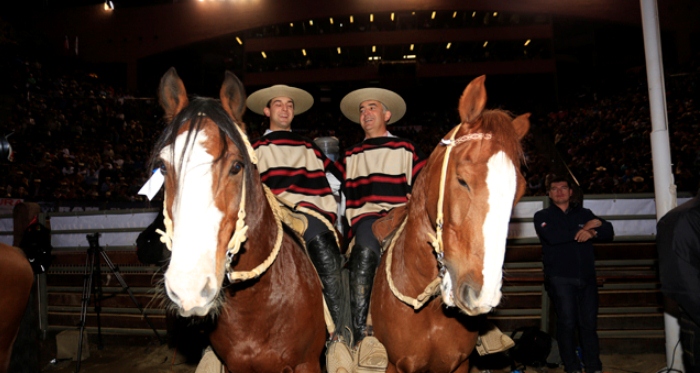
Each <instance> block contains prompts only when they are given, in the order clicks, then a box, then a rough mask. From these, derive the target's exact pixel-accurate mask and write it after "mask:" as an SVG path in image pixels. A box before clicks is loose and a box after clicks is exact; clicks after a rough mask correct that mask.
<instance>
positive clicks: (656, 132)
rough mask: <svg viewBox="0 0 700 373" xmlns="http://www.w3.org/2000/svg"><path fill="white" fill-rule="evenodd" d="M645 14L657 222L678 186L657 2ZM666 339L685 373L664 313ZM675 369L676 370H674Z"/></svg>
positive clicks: (646, 1) (675, 328)
mask: <svg viewBox="0 0 700 373" xmlns="http://www.w3.org/2000/svg"><path fill="white" fill-rule="evenodd" d="M639 3H640V6H641V10H642V29H643V31H644V51H645V56H646V65H647V83H648V87H649V106H650V114H651V128H652V131H651V156H652V164H653V167H654V195H655V197H656V220H657V221H658V220H659V219H661V217H662V216H664V215H666V213H667V212H668V211H669V210H671V209H673V208H674V207H676V205H677V204H678V202H677V200H676V185H675V184H674V180H673V171H672V170H671V147H670V141H669V136H668V115H667V113H666V95H665V93H664V92H665V84H664V74H663V71H664V67H663V66H664V65H663V58H662V54H661V39H660V37H659V14H658V6H657V4H656V0H639ZM664 330H665V336H666V364H667V367H668V368H670V369H677V370H680V371H683V372H685V369H684V368H683V360H682V354H681V351H682V349H681V348H675V347H676V345H677V344H678V341H679V339H680V327H679V325H678V320H677V319H676V318H675V317H673V316H671V315H670V314H668V313H664ZM671 365H673V366H671Z"/></svg>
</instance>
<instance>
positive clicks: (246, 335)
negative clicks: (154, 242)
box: [154, 68, 326, 372]
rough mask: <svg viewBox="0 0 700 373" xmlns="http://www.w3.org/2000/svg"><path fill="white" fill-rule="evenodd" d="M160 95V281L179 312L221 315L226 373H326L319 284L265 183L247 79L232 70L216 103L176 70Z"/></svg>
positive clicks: (218, 346)
mask: <svg viewBox="0 0 700 373" xmlns="http://www.w3.org/2000/svg"><path fill="white" fill-rule="evenodd" d="M159 97H160V103H161V106H162V107H163V109H164V110H165V117H166V119H168V120H170V124H169V125H168V126H167V128H166V129H165V132H164V133H163V134H162V135H161V137H160V139H159V140H158V143H157V144H156V146H155V153H154V154H155V156H154V166H155V167H160V170H161V171H162V173H163V174H164V175H165V201H164V210H163V211H164V215H165V226H166V231H165V232H163V233H162V234H163V237H162V239H163V241H164V242H165V243H166V245H168V246H169V247H170V248H171V250H172V257H171V259H170V265H169V267H168V269H167V271H166V272H165V276H164V282H165V288H166V291H167V295H168V297H169V298H170V300H171V301H172V303H173V305H174V308H175V309H177V310H178V311H179V313H180V315H182V316H198V317H202V316H213V317H215V321H216V325H215V328H214V330H213V331H212V333H211V335H210V342H211V345H212V347H213V348H214V351H215V352H216V354H217V355H218V357H219V358H220V360H221V361H222V362H223V363H224V364H225V365H226V366H227V368H228V370H229V371H241V372H320V370H321V369H320V362H319V360H320V356H321V353H322V350H323V347H324V343H325V335H326V325H325V323H324V309H323V295H322V292H321V282H320V280H319V279H318V276H317V275H316V272H315V270H314V267H313V265H312V264H311V261H310V260H309V259H308V257H306V254H305V251H304V248H303V247H302V246H301V245H299V243H298V242H297V241H296V240H295V239H293V237H292V236H291V235H289V234H288V233H287V232H286V231H285V230H283V226H282V223H281V222H280V219H279V218H278V215H277V213H278V210H276V209H277V204H276V202H274V203H271V201H273V200H274V197H273V198H270V196H271V194H270V193H269V192H267V191H266V190H265V189H264V187H263V185H262V183H261V181H260V175H259V174H258V171H257V169H256V166H255V163H254V162H256V160H255V153H254V152H253V150H252V148H251V147H250V144H249V143H248V139H247V137H246V136H245V134H244V133H243V128H244V127H243V123H242V122H241V116H242V115H243V111H244V110H245V92H244V89H243V85H242V83H241V82H240V81H239V80H238V78H236V76H235V75H233V74H232V73H230V72H226V77H225V80H224V83H223V86H222V87H221V92H220V97H221V100H220V101H219V100H214V99H208V98H194V99H193V100H192V101H190V100H188V98H187V93H186V91H185V87H184V85H183V83H182V80H180V78H179V77H178V75H177V73H176V72H175V69H172V68H171V69H170V70H169V71H168V72H167V73H166V74H165V75H164V76H163V78H162V79H161V83H160V89H159Z"/></svg>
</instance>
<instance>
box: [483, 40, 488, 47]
mask: <svg viewBox="0 0 700 373" xmlns="http://www.w3.org/2000/svg"><path fill="white" fill-rule="evenodd" d="M487 45H489V41H488V40H486V41H485V42H484V45H483V47H484V48H486V46H487Z"/></svg>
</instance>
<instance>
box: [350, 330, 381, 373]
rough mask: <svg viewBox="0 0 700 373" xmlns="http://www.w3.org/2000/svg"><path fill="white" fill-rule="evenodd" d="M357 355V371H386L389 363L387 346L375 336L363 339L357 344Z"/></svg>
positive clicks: (371, 372) (358, 372)
mask: <svg viewBox="0 0 700 373" xmlns="http://www.w3.org/2000/svg"><path fill="white" fill-rule="evenodd" d="M356 356H357V368H356V370H355V372H356V373H374V372H386V367H387V366H388V365H389V357H388V356H387V353H386V348H384V345H383V344H382V343H381V342H379V340H378V339H377V338H376V337H373V336H368V337H365V338H364V339H362V341H361V342H360V345H359V346H357V350H356Z"/></svg>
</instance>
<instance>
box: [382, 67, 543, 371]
mask: <svg viewBox="0 0 700 373" xmlns="http://www.w3.org/2000/svg"><path fill="white" fill-rule="evenodd" d="M484 80H485V76H481V77H479V78H476V79H474V80H473V81H472V82H471V83H470V84H469V85H468V86H467V87H466V89H465V90H464V93H463V94H462V97H461V98H460V102H459V113H460V118H461V124H460V125H459V126H457V127H456V128H454V129H453V130H451V131H450V132H449V133H448V134H447V136H446V139H443V140H442V142H441V144H440V145H438V146H437V147H436V148H435V150H434V151H433V153H432V154H431V156H430V157H429V159H428V162H427V163H426V166H425V168H424V169H423V170H422V171H421V173H420V175H419V176H418V178H417V180H416V184H415V185H414V187H413V191H412V194H411V199H410V200H409V202H408V204H407V206H406V208H407V217H406V219H405V220H404V222H403V225H402V227H401V228H400V229H399V231H397V233H396V235H395V236H394V238H393V241H392V243H391V246H390V247H389V249H388V251H387V253H385V255H384V256H383V257H382V261H381V263H380V266H379V268H378V270H377V275H376V276H375V280H374V289H373V291H372V298H371V306H370V313H371V317H372V324H373V328H374V334H375V336H376V337H377V338H378V339H379V341H381V342H382V343H383V344H384V346H385V347H386V349H387V354H388V357H389V366H388V368H387V372H468V371H469V355H470V353H471V352H472V350H473V349H474V347H475V344H476V340H477V336H478V328H479V324H480V323H481V322H483V320H482V319H481V318H477V317H472V316H477V315H481V314H485V313H488V312H489V311H490V310H491V309H492V308H493V307H496V306H497V305H498V304H499V302H500V299H501V282H502V274H503V273H502V266H503V259H504V255H505V244H506V238H507V233H508V222H509V219H510V215H511V210H512V208H513V206H514V205H515V203H517V201H518V200H519V199H520V197H521V196H522V195H523V193H524V186H525V180H524V178H523V176H522V174H521V173H520V167H519V166H520V162H521V160H522V159H523V154H522V149H521V146H520V139H521V138H522V137H523V136H524V135H525V134H526V133H527V131H528V129H529V127H530V122H529V119H528V118H529V114H524V115H521V116H519V117H517V118H515V119H513V117H512V116H511V115H510V114H509V113H507V112H505V111H501V110H484V107H485V104H486V90H485V88H484ZM438 294H440V295H441V296H440V297H438V296H437V295H438ZM414 297H415V298H414Z"/></svg>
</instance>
